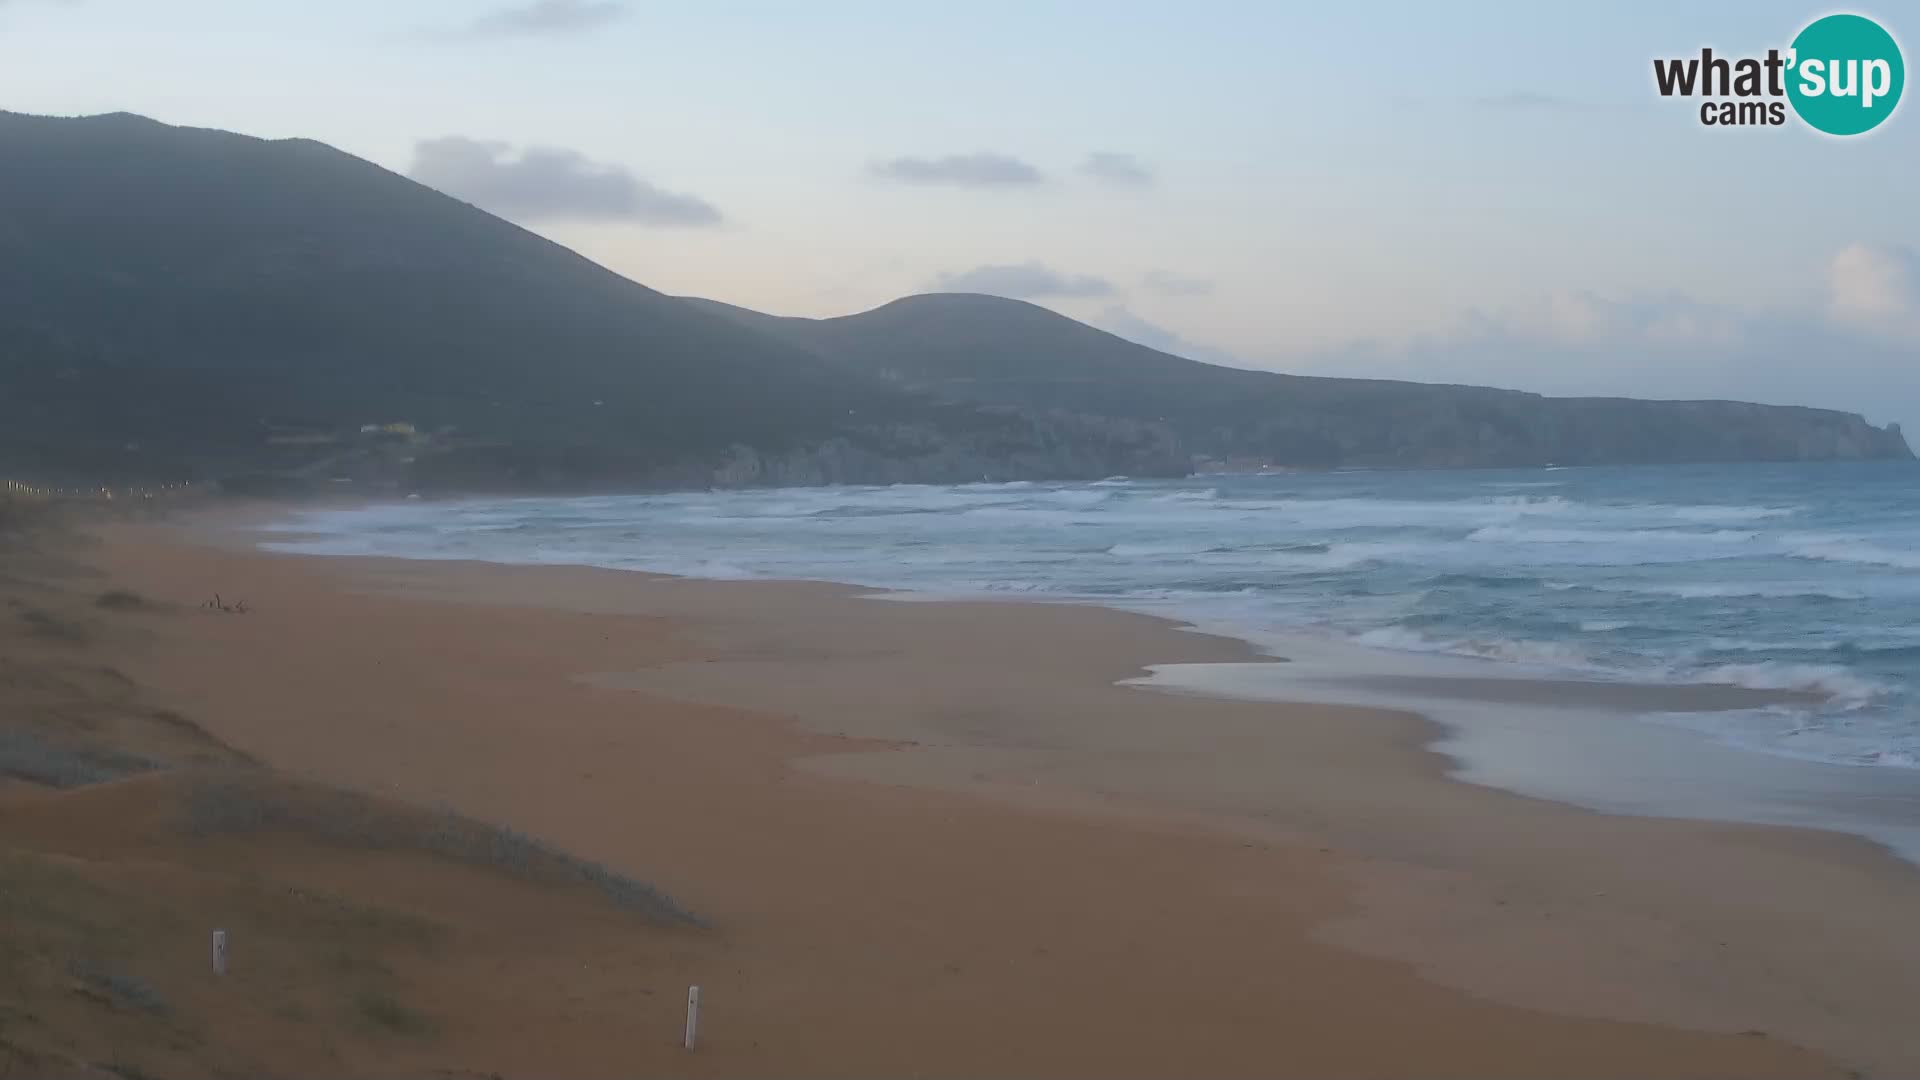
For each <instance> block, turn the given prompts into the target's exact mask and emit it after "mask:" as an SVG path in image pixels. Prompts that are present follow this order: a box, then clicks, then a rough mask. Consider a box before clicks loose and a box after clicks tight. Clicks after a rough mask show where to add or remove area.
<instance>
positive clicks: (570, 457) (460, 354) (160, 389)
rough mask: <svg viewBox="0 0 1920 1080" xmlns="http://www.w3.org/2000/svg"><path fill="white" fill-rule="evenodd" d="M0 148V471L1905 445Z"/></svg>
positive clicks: (307, 190)
mask: <svg viewBox="0 0 1920 1080" xmlns="http://www.w3.org/2000/svg"><path fill="white" fill-rule="evenodd" d="M0 160H5V161H6V162H7V165H8V167H7V168H6V169H4V170H0V479H17V478H23V477H29V478H30V477H50V476H58V477H78V478H86V479H88V480H93V479H100V480H101V481H102V482H108V481H112V482H130V481H133V480H154V479H171V480H180V479H223V478H228V479H230V478H233V477H236V476H239V475H247V474H263V475H266V476H270V477H279V478H282V479H287V478H293V479H297V480H299V481H300V482H301V483H308V484H310V483H313V482H318V481H323V480H325V479H330V478H344V479H347V480H352V481H355V482H361V481H365V482H368V483H377V484H380V485H384V486H387V487H406V488H409V489H414V488H425V489H434V488H445V489H472V488H497V489H509V490H556V489H617V488H641V487H662V486H672V487H701V486H709V485H739V484H802V483H833V482H863V483H892V482H901V481H917V482H954V481H966V480H979V479H983V478H984V479H1089V478H1097V477H1099V476H1106V475H1114V474H1121V473H1125V474H1129V475H1136V476H1165V475H1179V474H1183V473H1184V472H1186V471H1188V470H1189V469H1191V468H1193V467H1194V466H1195V464H1196V462H1198V464H1199V465H1200V466H1201V467H1225V466H1229V465H1233V464H1235V463H1240V464H1247V463H1252V464H1277V465H1292V466H1300V467H1330V466H1341V465H1396V466H1405V467H1436V466H1459V465H1502V464H1543V463H1546V462H1549V461H1556V462H1558V463H1561V464H1580V463H1599V462H1607V461H1651V460H1680V461H1707V460H1800V459H1806V458H1858V457H1875V456H1888V457H1910V456H1911V451H1910V450H1909V449H1908V448H1907V446H1906V444H1905V442H1904V440H1903V439H1901V438H1900V437H1899V435H1898V433H1897V431H1896V432H1891V433H1889V432H1881V431H1880V430H1879V429H1875V428H1872V427H1871V426H1870V425H1866V423H1865V421H1864V420H1861V419H1860V418H1859V417H1857V416H1855V415H1853V414H1845V413H1837V412H1832V411H1828V410H1811V409H1795V408H1793V407H1780V406H1758V405H1746V404H1741V403H1697V402H1696V403H1659V402H1639V401H1633V400H1628V399H1619V400H1608V399H1552V398H1542V397H1540V396H1538V395H1530V394H1525V393H1523V392H1520V391H1509V390H1495V389H1488V388H1481V387H1464V386H1439V385H1432V384H1420V383H1401V382H1385V381H1378V382H1376V381H1369V380H1351V379H1328V378H1322V377H1315V376H1299V375H1287V374H1281V373H1275V372H1262V371H1253V370H1248V369H1238V368H1224V367H1219V366H1217V365H1211V364H1207V363H1204V362H1202V361H1196V360H1190V359H1187V358H1183V357H1177V356H1173V355H1171V354H1168V353H1164V352H1160V351H1158V350H1154V349H1151V348H1148V347H1147V346H1143V345H1139V344H1137V343H1133V342H1128V341H1126V340H1125V339H1123V338H1119V337H1117V336H1114V335H1111V334H1108V333H1107V332H1105V331H1102V330H1098V329H1096V328H1093V327H1090V326H1086V325H1084V324H1081V323H1078V322H1075V321H1073V320H1070V319H1067V318H1065V317H1064V316H1060V315H1058V314H1056V313H1053V312H1051V311H1048V310H1046V309H1044V308H1040V307H1038V306H1035V305H1031V304H1025V303H1023V302H1020V301H1012V300H1005V299H1001V298H997V297H987V296H980V295H976V294H929V295H922V296H914V297H905V298H901V299H900V300H897V301H894V302H892V303H890V304H886V305H882V306H881V307H879V308H875V309H872V310H870V311H867V312H860V313H856V314H853V315H848V316H842V317H839V318H835V319H825V320H810V319H801V318H791V317H781V316H772V315H765V314H762V313H759V312H752V311H750V310H748V309H744V308H737V307H733V306H731V305H724V304H720V303H718V302H714V301H704V300H698V299H690V298H676V297H672V296H668V295H667V294H664V293H662V292H659V291H658V290H655V289H652V288H649V287H647V286H646V285H644V284H641V283H639V282H635V281H632V280H631V279H629V278H626V277H624V276H623V275H620V274H618V273H615V272H614V271H611V270H609V269H607V268H605V267H602V266H600V265H598V264H596V263H594V262H592V261H591V260H589V259H586V258H585V257H583V256H581V255H579V254H578V253H577V252H574V251H572V250H570V249H568V248H565V247H564V246H562V245H559V244H557V243H554V242H553V241H550V240H548V239H546V238H544V237H541V236H540V235H538V234H537V233H534V232H532V231H530V230H527V229H525V228H522V227H520V226H518V225H515V224H513V223H511V222H507V221H504V220H502V219H500V218H498V217H495V216H494V215H491V214H488V213H486V212H485V211H483V210H480V209H479V208H477V207H474V206H471V205H469V204H467V203H464V202H461V201H460V200H457V199H454V198H451V197H449V196H447V195H444V194H442V193H439V192H437V191H434V190H432V189H431V188H428V187H426V186H424V185H421V184H419V183H416V182H415V181H413V180H410V179H408V178H406V177H402V176H399V175H397V174H395V173H392V172H390V171H388V170H386V169H383V168H381V167H379V166H377V165H375V164H373V163H371V162H368V161H365V160H363V159H360V158H357V157H354V156H353V155H351V154H347V153H345V152H342V151H340V150H337V149H334V148H332V147H329V146H327V145H326V144H324V143H320V142H316V141H313V140H309V139H279V140H263V139H256V138H253V137H251V136H246V135H238V134H234V133H231V132H222V131H218V130H215V129H205V128H180V127H172V126H169V125H166V124H163V123H161V122H159V121H154V120H149V119H146V118H144V117H138V116H134V115H133V114H107V115H104V116H95V117H87V118H80V119H61V118H47V117H32V116H26V115H23V114H17V113H0ZM1566 402H1574V403H1575V404H1573V405H1567V404H1564V403H1566ZM396 421H398V422H404V423H403V424H393V423H392V422H396ZM383 425H388V426H390V427H391V429H392V430H394V431H397V430H400V429H401V428H402V427H404V428H405V430H406V431H407V432H409V434H407V435H406V436H405V437H404V438H401V437H395V438H392V439H389V438H385V437H384V436H383V435H381V434H380V431H381V430H386V429H385V428H383ZM362 428H372V429H376V430H375V431H374V432H373V434H372V435H369V434H368V433H367V432H364V431H362V430H361V429H362ZM1896 444H1897V445H1896Z"/></svg>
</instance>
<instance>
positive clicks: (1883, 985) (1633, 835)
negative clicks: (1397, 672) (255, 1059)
mask: <svg viewBox="0 0 1920 1080" xmlns="http://www.w3.org/2000/svg"><path fill="white" fill-rule="evenodd" d="M233 539H234V537H233V535H232V534H231V533H230V532H229V533H227V534H226V536H225V539H224V541H222V542H219V543H215V542H211V540H210V537H209V535H208V534H207V533H206V531H205V530H204V528H202V529H198V530H182V529H179V528H168V527H160V526H142V527H122V528H118V529H115V530H112V531H110V532H109V533H108V534H107V543H106V545H105V547H104V549H103V550H102V551H101V552H100V559H99V561H100V562H101V564H102V565H103V566H104V567H105V568H106V570H107V572H108V573H109V574H110V576H111V577H112V579H113V580H114V581H116V582H123V583H126V584H128V585H129V586H132V587H135V588H138V589H140V590H142V591H143V592H145V593H147V594H149V595H154V596H157V597H163V598H166V599H170V600H172V601H175V602H179V603H182V604H185V605H192V604H195V603H197V602H198V601H199V600H200V599H202V598H204V597H205V596H207V595H210V594H211V593H213V592H216V591H218V592H221V593H222V594H223V595H224V596H226V597H228V598H244V599H246V600H247V601H248V603H249V605H250V606H251V607H252V609H253V611H252V613H251V614H249V615H247V616H245V617H243V618H225V617H220V616H218V615H217V614H216V615H210V616H209V617H205V618H195V617H191V616H189V617H185V618H182V619H180V620H178V621H177V623H176V624H175V625H172V626H168V627H166V628H163V629H161V630H157V631H156V632H155V633H154V634H153V635H152V636H151V640H149V641H147V642H146V643H145V644H144V645H143V647H142V648H141V649H140V650H138V652H137V653H136V654H134V655H130V656H129V657H128V658H126V660H125V665H124V666H125V667H126V668H127V670H129V671H130V672H131V673H132V674H133V675H134V677H135V678H137V679H138V680H139V681H140V682H141V683H142V684H143V685H147V686H150V687H152V688H153V690H154V692H155V693H156V694H160V695H163V696H164V697H166V698H167V699H168V700H170V701H173V702H177V703H178V705H179V707H180V708H182V709H183V710H186V711H188V712H189V713H190V714H191V715H192V716H194V717H195V718H196V719H197V720H198V721H199V722H200V723H201V724H203V725H204V726H205V727H206V728H207V729H208V730H209V731H210V732H211V733H213V734H215V735H217V736H219V737H220V738H221V739H223V740H225V741H227V742H228V743H230V744H232V745H233V746H234V747H236V748H237V749H239V750H241V751H243V752H245V753H248V754H251V755H253V756H255V757H257V758H260V759H262V760H263V761H266V762H268V763H270V764H272V765H275V766H278V767H280V768H283V769H287V770H291V771H293V772H295V773H298V774H302V775H305V776H309V777H312V778H314V779H317V780H323V781H326V782H328V783H334V784H341V785H345V786H349V787H353V788H358V789H361V790H365V791H368V792H373V793H377V794H380V795H383V796H389V797H393V798H397V799H403V800H406V801H408V802H412V803H417V804H428V805H431V804H437V803H444V804H447V805H450V806H452V807H454V808H456V809H458V810H460V811H462V812H464V813H467V814H471V815H474V816H477V817H481V818H484V819H487V820H492V821H502V822H510V823H512V824H513V825H514V826H516V827H517V828H520V829H523V830H526V831H528V832H530V833H533V834H534V835H536V836H539V837H541V838H544V839H548V840H552V841H554V842H556V843H559V844H561V845H563V846H565V847H567V848H569V849H571V850H573V851H575V852H577V853H579V854H582V855H585V856H587V857H591V858H596V859H600V860H603V861H605V862H607V863H609V864H610V865H613V866H615V867H617V868H619V869H621V870H624V871H627V872H629V873H632V874H634V875H635V876H638V877H641V878H643V879H646V880H650V881H653V882H655V883H657V884H659V885H661V886H662V887H664V888H665V889H666V890H667V891H668V892H669V893H671V894H673V895H674V896H675V897H677V898H679V899H680V900H682V901H683V902H684V903H686V904H687V905H688V906H690V907H691V908H693V909H694V910H696V911H697V912H699V913H700V914H701V915H703V916H704V917H706V918H707V919H709V920H710V921H711V922H712V924H713V927H714V928H713V930H712V931H711V934H712V935H713V937H712V939H711V940H712V942H713V946H712V948H710V949H707V950H706V951H704V952H702V953H700V954H699V955H697V956H695V957H693V959H692V960H690V961H688V962H685V963H682V964H681V965H680V966H679V967H675V968H673V969H672V970H670V971H661V972H657V973H651V974H649V975H647V976H644V977H646V978H656V979H657V981H660V982H662V984H663V985H670V984H671V983H674V982H679V981H681V980H686V981H696V980H697V981H699V982H701V984H702V985H703V988H704V993H705V994H706V1000H707V1001H708V1002H709V1006H708V1008H709V1017H710V1018H709V1021H708V1025H707V1030H708V1032H709V1039H710V1042H709V1044H708V1045H707V1046H706V1047H704V1048H703V1050H702V1051H701V1052H700V1053H699V1054H696V1055H693V1056H691V1057H686V1058H683V1059H674V1058H667V1059H664V1060H667V1061H671V1062H675V1063H676V1067H677V1066H678V1065H681V1064H683V1065H684V1066H685V1068H684V1069H683V1070H682V1071H686V1072H689V1073H699V1074H711V1075H765V1074H769V1073H779V1074H785V1075H799V1074H806V1075H949V1076H953V1075H1022V1076H1042V1075H1087V1076H1093V1075H1139V1076H1145V1075H1156V1076H1163V1075H1248V1076H1251V1075H1314V1076H1379V1075H1458V1076H1490V1075H1512V1076H1540V1075H1592V1076H1619V1075H1660V1076H1707V1075H1726V1076H1733V1075H1818V1074H1822V1073H1832V1072H1838V1071H1843V1070H1846V1069H1862V1070H1870V1071H1876V1072H1882V1073H1885V1074H1887V1075H1900V1074H1903V1073H1912V1072H1915V1071H1920V1051H1917V1050H1916V1049H1915V1047H1914V1046H1913V1045H1912V1041H1911V1039H1910V1037H1909V1036H1908V1033H1907V1027H1908V1024H1909V1021H1910V1002H1911V1001H1912V1000H1914V997H1915V991H1916V990H1920V943H1916V942H1915V940H1914V938H1913V935H1911V934H1910V933H1909V930H1908V928H1909V924H1910V919H1911V915H1910V913H1911V912H1912V911H1913V910H1915V905H1916V903H1920V874H1916V873H1915V872H1914V871H1913V869H1912V868H1910V867H1909V866H1907V865H1905V864H1903V863H1900V862H1899V861H1897V860H1896V859H1894V858H1892V857H1891V856H1889V855H1888V854H1887V853H1886V852H1885V851H1884V850H1882V849H1880V848H1877V847H1875V846H1873V845H1870V844H1868V843H1865V842H1862V841H1857V840H1853V839H1849V838H1846V837H1839V836H1834V835H1830V834H1823V833H1814V832H1807V831H1797V830H1785V829H1769V828H1761V827H1752V826H1734V825H1720V824H1711V823H1702V822H1687V821H1671V820H1652V819H1645V818H1631V817H1618V816H1606V815H1601V814H1595V813H1591V812H1588V811H1583V810H1579V809H1575V808H1573V807H1570V806H1565V805H1561V804H1558V803H1552V802H1545V801H1540V800H1535V799H1527V798H1523V797H1519V796H1515V795H1510V794H1506V793H1503V792H1499V791H1494V790H1490V789H1486V788H1482V787H1477V786H1473V785H1468V784H1462V783H1459V782H1456V781H1453V780H1450V779H1448V778H1447V776H1446V772H1447V769H1448V763H1447V761H1446V759H1444V758H1443V757H1441V756H1439V755H1437V754H1435V753H1433V752H1432V751H1430V750H1429V749H1427V743H1429V742H1430V741H1431V740H1432V739H1433V738H1434V736H1435V730H1434V728H1433V727H1432V725H1431V724H1429V723H1428V722H1427V721H1425V720H1423V719H1421V718H1420V717H1418V716H1416V715H1413V714H1412V713H1408V712H1395V711H1387V710H1379V709H1356V708H1351V707H1342V706H1335V705H1301V704H1281V703H1273V702H1250V701H1230V700H1211V699H1203V698H1198V697H1187V696H1182V697H1175V696H1170V695H1166V694H1156V693H1151V692H1146V691H1143V690H1141V689H1138V688H1134V687H1128V686H1122V685H1117V684H1118V683H1120V682H1121V681H1123V680H1126V679H1130V678H1134V677H1137V676H1139V675H1141V674H1143V672H1144V670H1145V669H1146V667H1147V666H1148V665H1151V664H1170V663H1230V662H1249V661H1257V660H1259V659H1260V658H1259V657H1258V656H1256V655H1254V653H1253V650H1252V649H1251V648H1250V647H1248V646H1246V645H1243V644H1241V643H1238V642H1234V641H1231V640H1227V639H1220V638H1210V637H1206V636H1203V635H1198V634H1193V633H1187V632H1182V631H1179V630H1178V629H1176V628H1174V627H1172V626H1171V625H1169V624H1167V623H1164V622H1162V621H1160V620H1156V619H1152V618H1148V617H1145V616H1135V615H1128V614H1124V613H1118V612H1110V611H1101V610H1096V609H1088V608H1077V607H1063V606H1043V605H1020V604H989V603H964V602H954V603H927V604H889V603H877V602H874V601H872V600H867V599H862V598H861V596H860V594H859V592H858V591H857V590H852V589H847V588H843V587H839V586H831V585H822V584H808V583H735V582H697V581H686V580H681V579H672V578H660V577H652V576H646V575H639V574H631V573H624V572H618V571H600V570H586V569H576V568H544V567H543V568H516V567H500V566H485V565H476V564H466V563H424V562H399V561H389V560H359V559H317V558H296V557H288V556H274V555H266V554H260V553H254V552H249V551H244V550H237V549H236V547H235V545H234V543H233ZM689 967H693V968H700V969H702V970H697V971H696V970H689ZM617 977H618V978H623V979H625V980H628V982H629V983H630V982H631V981H633V980H635V979H637V978H642V977H643V976H640V975H636V974H635V973H634V972H632V971H626V972H624V973H621V974H619V975H618V976H617ZM614 978H616V975H615V974H614V973H610V972H606V971H588V972H585V973H583V974H582V975H581V976H580V980H579V985H577V986H574V987H572V988H571V992H573V993H575V994H577V995H578V996H579V997H580V998H581V999H582V1000H583V1001H591V1000H593V999H594V997H595V994H596V993H597V992H598V991H599V990H603V989H604V990H607V991H608V992H609V993H610V992H611V991H612V988H611V987H610V986H609V985H608V980H610V979H614ZM583 1016H586V1017H592V1018H596V1021H593V1022H590V1021H586V1020H583V1021H582V1022H579V1023H575V1024H573V1025H572V1027H571V1028H570V1030H569V1033H568V1038H569V1039H570V1040H572V1042H570V1044H569V1047H570V1048H569V1049H568V1050H567V1051H566V1054H567V1056H566V1058H565V1060H566V1061H567V1062H569V1063H571V1064H570V1066H569V1069H570V1070H571V1071H573V1072H575V1074H580V1073H581V1072H582V1071H583V1070H581V1069H580V1068H579V1066H580V1065H581V1064H582V1063H591V1062H600V1063H603V1064H604V1063H608V1062H612V1061H616V1060H631V1056H629V1057H628V1058H619V1057H618V1056H617V1051H618V1049H619V1040H620V1039H623V1038H631V1037H632V1036H631V1032H630V1031H628V1030H626V1029H625V1028H624V1027H622V1026H619V1025H617V1024H616V1026H614V1027H613V1028H611V1029H609V1030H606V1031H601V1030H600V1029H599V1028H597V1027H596V1026H595V1022H597V1020H605V1021H607V1022H609V1023H612V1022H615V1020H616V1018H614V1017H604V1016H602V1015H601V1013H599V1012H597V1011H596V1010H595V1009H594V1008H593V1007H592V1006H590V1005H588V1006H583ZM582 1040H584V1042H583V1041H582ZM595 1040H604V1043H602V1042H596V1041H595ZM489 1046H490V1048H491V1050H492V1052H493V1054H494V1055H495V1056H494V1057H493V1058H491V1059H489V1060H491V1061H492V1062H493V1064H492V1067H494V1068H498V1069H501V1070H502V1071H504V1072H508V1073H514V1072H530V1073H541V1072H548V1073H551V1072H553V1071H554V1070H553V1069H551V1068H548V1069H544V1070H543V1069H542V1068H541V1067H540V1066H541V1064H542V1062H543V1061H545V1062H547V1063H549V1064H551V1063H552V1062H554V1061H558V1060H561V1058H559V1057H556V1056H553V1055H555V1054H557V1053H558V1051H557V1050H555V1048H554V1047H552V1046H551V1045H548V1044H543V1042H542V1041H541V1037H540V1035H539V1033H537V1032H536V1033H535V1034H534V1035H533V1036H531V1037H530V1038H528V1039H522V1040H519V1041H518V1042H509V1041H508V1040H504V1039H500V1040H495V1042H494V1043H491V1044H489ZM593 1047H599V1048H600V1050H598V1051H597V1050H594V1049H592V1048H593ZM1797 1047H1805V1048H1809V1049H1810V1050H1811V1051H1813V1053H1814V1054H1816V1055H1818V1056H1817V1057H1815V1056H1810V1055H1809V1054H1808V1053H1806V1052H1804V1051H1802V1050H1800V1049H1797ZM600 1051H604V1052H605V1053H606V1055H607V1056H605V1057H595V1056H594V1054H595V1053H598V1052H600ZM543 1053H544V1054H546V1055H548V1056H546V1057H543V1056H542V1055H543ZM503 1058H504V1060H502V1059H503ZM471 1059H472V1058H471V1055H467V1056H466V1057H465V1058H463V1060H471ZM563 1071H568V1070H563ZM584 1071H585V1072H593V1071H595V1070H593V1069H591V1068H588V1069H585V1070H584ZM599 1073H600V1074H604V1073H605V1070H604V1069H601V1070H599Z"/></svg>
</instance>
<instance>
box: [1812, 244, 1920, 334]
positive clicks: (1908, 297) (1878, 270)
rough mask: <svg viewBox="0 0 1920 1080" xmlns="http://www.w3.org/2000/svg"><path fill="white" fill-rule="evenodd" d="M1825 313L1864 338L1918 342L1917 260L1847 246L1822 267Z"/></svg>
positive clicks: (1896, 250)
mask: <svg viewBox="0 0 1920 1080" xmlns="http://www.w3.org/2000/svg"><path fill="white" fill-rule="evenodd" d="M1827 289H1828V293H1827V310H1828V312H1829V313H1830V314H1831V315H1832V317H1833V318H1834V319H1835V320H1836V321H1838V322H1841V323H1844V324H1846V325H1849V326H1854V327H1858V328H1860V329H1862V330H1866V331H1869V332H1874V333H1880V334H1886V335H1891V336H1895V337H1903V338H1920V255H1916V254H1915V253H1914V252H1913V251H1912V250H1911V249H1909V248H1902V247H1874V246H1870V245H1867V244H1851V245H1848V246H1847V247H1845V248H1843V249H1841V250H1840V251H1839V253H1837V254H1835V255H1834V257H1833V259H1832V261H1830V262H1829V263H1828V264H1827Z"/></svg>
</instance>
